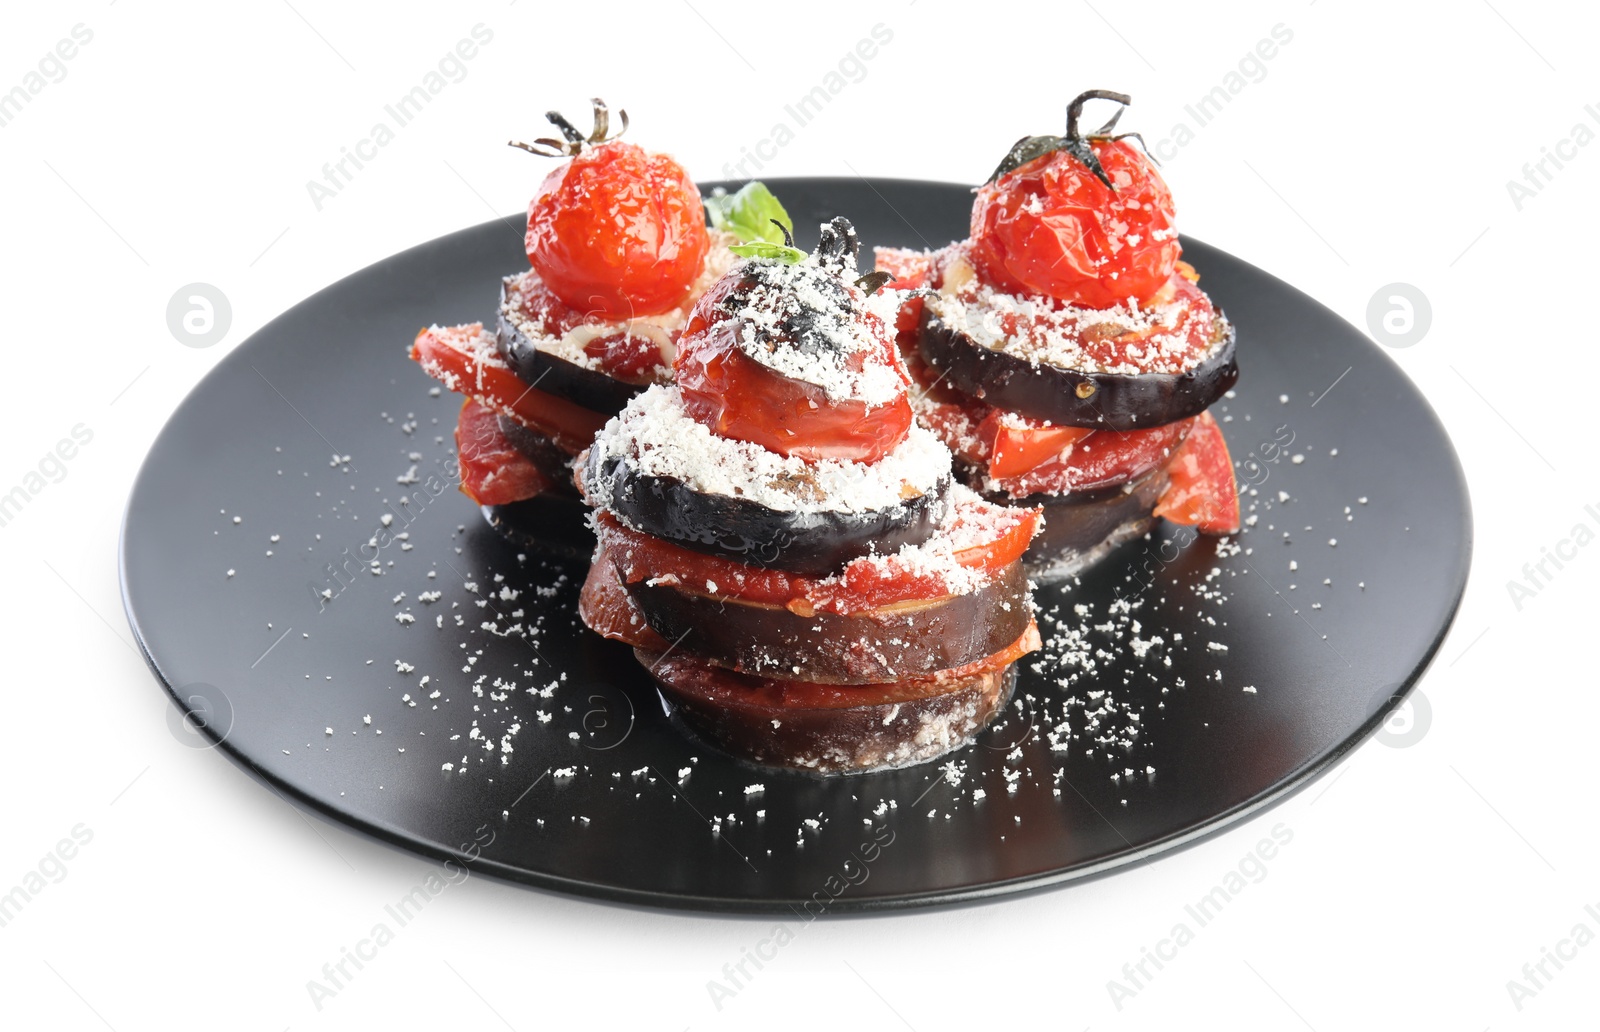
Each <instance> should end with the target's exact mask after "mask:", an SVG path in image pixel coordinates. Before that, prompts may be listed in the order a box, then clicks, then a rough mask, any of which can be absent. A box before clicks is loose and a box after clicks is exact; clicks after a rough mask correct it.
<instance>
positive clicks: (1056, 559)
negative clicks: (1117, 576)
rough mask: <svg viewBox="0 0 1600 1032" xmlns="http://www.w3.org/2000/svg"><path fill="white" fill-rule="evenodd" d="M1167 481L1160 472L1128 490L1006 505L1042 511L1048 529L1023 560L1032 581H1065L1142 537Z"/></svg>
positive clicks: (1126, 486) (1035, 498)
mask: <svg viewBox="0 0 1600 1032" xmlns="http://www.w3.org/2000/svg"><path fill="white" fill-rule="evenodd" d="M1168 479H1169V478H1168V476H1167V470H1166V467H1165V466H1162V467H1161V468H1160V469H1156V470H1153V471H1151V472H1150V473H1147V474H1145V475H1144V476H1142V477H1140V478H1139V479H1137V480H1134V481H1132V482H1130V483H1128V484H1123V485H1120V486H1117V487H1108V488H1105V489H1103V490H1100V491H1093V492H1089V493H1087V494H1082V495H1034V496H1032V497H1031V498H1025V499H1022V500H1021V501H1015V502H1010V501H1009V500H1006V501H1008V502H1009V504H1015V505H1037V506H1040V507H1042V508H1043V509H1044V529H1043V530H1041V531H1040V532H1039V535H1038V537H1035V538H1034V539H1033V544H1031V545H1029V546H1028V551H1027V552H1026V553H1025V554H1024V555H1023V557H1022V563H1023V566H1025V567H1026V568H1027V571H1028V575H1029V576H1030V577H1032V578H1033V579H1034V580H1036V581H1038V582H1039V583H1041V584H1048V583H1052V582H1055V581H1061V580H1064V579H1066V578H1067V577H1070V576H1072V575H1073V574H1075V573H1077V572H1079V571H1080V570H1083V569H1085V568H1087V567H1089V566H1092V565H1093V564H1095V563H1097V562H1099V561H1100V560H1101V559H1102V558H1104V557H1105V556H1106V554H1107V553H1109V552H1110V551H1111V550H1112V549H1113V548H1116V547H1117V546H1118V545H1120V544H1122V543H1124V542H1126V541H1132V540H1133V539H1134V538H1136V537H1139V536H1140V535H1142V534H1144V533H1145V532H1146V531H1148V530H1149V529H1150V527H1151V526H1152V525H1153V524H1154V522H1155V517H1154V516H1152V515H1151V513H1152V511H1153V510H1154V509H1155V507H1156V502H1157V501H1159V500H1160V498H1161V493H1162V492H1163V491H1165V490H1166V489H1167V483H1168Z"/></svg>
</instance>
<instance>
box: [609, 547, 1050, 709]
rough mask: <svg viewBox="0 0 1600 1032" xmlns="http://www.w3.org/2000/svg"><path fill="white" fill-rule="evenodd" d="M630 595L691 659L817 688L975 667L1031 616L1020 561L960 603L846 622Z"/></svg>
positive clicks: (732, 603) (901, 607)
mask: <svg viewBox="0 0 1600 1032" xmlns="http://www.w3.org/2000/svg"><path fill="white" fill-rule="evenodd" d="M696 587H701V586H699V585H697V586H696ZM627 590H628V593H629V594H630V595H631V596H632V597H633V600H634V602H635V603H636V604H637V605H638V607H639V611H640V612H641V613H642V614H644V618H645V620H646V621H647V622H648V623H649V624H650V627H651V628H652V629H653V630H654V631H655V632H656V633H657V634H659V635H661V636H662V637H663V638H665V639H666V640H667V641H669V642H673V643H674V647H676V648H681V649H682V650H683V651H684V653H685V654H687V655H691V656H695V657H697V658H699V659H701V660H704V661H705V662H707V663H711V664H712V665H714V666H720V667H726V668H728V669H730V670H735V671H738V672H739V673H745V674H751V675H753V676H756V677H772V678H782V679H786V680H796V681H810V682H815V683H819V684H885V683H888V682H892V681H901V680H905V679H906V678H912V677H925V676H927V675H929V674H934V673H938V672H939V671H941V670H951V669H954V668H956V667H961V666H966V665H967V664H968V663H976V662H977V661H978V660H980V659H984V658H986V657H988V656H992V655H994V654H995V653H997V652H999V651H1001V650H1002V649H1004V648H1005V647H1006V646H1008V645H1010V644H1011V643H1012V642H1014V641H1016V640H1017V638H1018V637H1019V636H1020V635H1021V634H1022V633H1023V631H1024V630H1026V629H1027V626H1028V621H1029V620H1031V619H1032V618H1033V614H1032V609H1031V606H1030V605H1029V602H1028V578H1027V574H1026V573H1025V572H1024V570H1023V568H1022V563H1021V562H1020V561H1019V562H1015V563H1012V564H1011V565H1010V566H1008V567H1006V568H1005V569H1004V570H1001V571H1000V572H999V573H997V574H996V575H995V577H994V578H993V579H992V580H991V581H990V582H989V583H987V584H985V585H984V586H983V587H981V588H978V589H977V590H976V591H972V592H969V593H967V594H965V595H947V596H944V597H942V598H937V599H928V600H919V601H917V602H903V603H899V604H896V605H891V606H884V607H882V608H879V609H869V610H865V611H863V612H858V613H851V614H848V615H843V614H839V613H829V612H824V611H818V612H816V613H814V614H812V615H811V616H801V615H800V614H798V613H795V612H792V611H790V610H789V609H786V608H784V607H783V606H778V605H770V604H765V603H758V602H745V601H742V600H740V599H738V598H735V597H733V596H731V595H727V594H706V593H704V589H703V587H702V588H701V591H699V592H695V591H689V590H686V589H685V588H684V587H683V586H680V585H668V584H650V583H649V582H647V581H638V582H636V583H633V584H629V585H627Z"/></svg>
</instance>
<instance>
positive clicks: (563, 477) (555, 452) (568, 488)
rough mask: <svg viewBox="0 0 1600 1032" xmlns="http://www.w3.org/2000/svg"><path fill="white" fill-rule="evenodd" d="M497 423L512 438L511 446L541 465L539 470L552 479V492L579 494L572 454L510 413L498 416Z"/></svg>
mask: <svg viewBox="0 0 1600 1032" xmlns="http://www.w3.org/2000/svg"><path fill="white" fill-rule="evenodd" d="M496 425H498V426H499V427H500V432H501V433H503V434H505V435H506V440H507V441H510V442H511V447H513V448H515V449H516V450H517V451H519V452H521V453H522V454H523V455H525V456H527V457H528V459H529V460H530V461H531V462H532V463H533V464H534V465H535V466H537V467H539V472H540V473H543V474H544V475H545V476H546V477H548V478H549V479H550V481H551V482H552V485H553V486H552V487H551V488H550V490H551V492H552V493H555V494H563V495H568V496H570V497H573V498H576V497H577V496H578V487H577V485H576V484H574V483H573V481H572V456H570V455H568V454H567V453H566V452H564V451H562V450H561V448H560V447H559V446H558V445H557V444H556V443H555V442H554V441H552V440H551V439H550V438H548V437H546V436H545V435H544V434H541V433H539V432H538V431H537V430H530V429H528V428H527V427H525V426H523V425H522V424H521V423H519V422H517V421H516V420H515V419H512V418H511V417H509V416H498V417H496Z"/></svg>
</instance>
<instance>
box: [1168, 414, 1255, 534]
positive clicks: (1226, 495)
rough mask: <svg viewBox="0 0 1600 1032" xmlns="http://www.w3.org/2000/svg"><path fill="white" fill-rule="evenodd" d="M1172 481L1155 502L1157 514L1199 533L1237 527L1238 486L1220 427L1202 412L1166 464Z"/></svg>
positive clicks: (1223, 530) (1233, 529)
mask: <svg viewBox="0 0 1600 1032" xmlns="http://www.w3.org/2000/svg"><path fill="white" fill-rule="evenodd" d="M1167 472H1168V473H1169V474H1170V475H1171V477H1172V483H1171V485H1170V486H1169V487H1168V488H1167V490H1166V491H1165V492H1164V493H1163V494H1162V495H1161V498H1160V500H1159V501H1158V502H1156V510H1155V512H1156V515H1157V516H1160V517H1162V518H1164V519H1167V520H1170V521H1172V522H1173V523H1182V524H1186V525H1188V526H1192V527H1194V528H1195V529H1196V530H1198V531H1200V533H1202V534H1234V533H1237V532H1238V530H1239V486H1238V484H1237V482H1236V481H1235V480H1234V478H1233V459H1232V458H1231V457H1230V456H1229V455H1228V442H1227V441H1225V440H1224V439H1223V437H1222V428H1221V427H1220V426H1218V425H1217V421H1216V420H1215V419H1213V418H1212V417H1211V413H1209V412H1202V413H1201V414H1200V415H1199V416H1197V417H1196V418H1195V425H1194V430H1193V431H1191V432H1190V434H1189V437H1188V439H1187V440H1185V441H1184V442H1183V446H1182V447H1180V448H1179V449H1178V453H1177V454H1176V455H1174V456H1173V458H1172V464H1171V465H1170V466H1168V467H1167Z"/></svg>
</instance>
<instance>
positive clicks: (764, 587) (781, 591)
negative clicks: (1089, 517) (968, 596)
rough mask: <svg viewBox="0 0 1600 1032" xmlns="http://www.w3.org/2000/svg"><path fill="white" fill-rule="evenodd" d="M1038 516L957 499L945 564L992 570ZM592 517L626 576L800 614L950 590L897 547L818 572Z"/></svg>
mask: <svg viewBox="0 0 1600 1032" xmlns="http://www.w3.org/2000/svg"><path fill="white" fill-rule="evenodd" d="M1039 520H1040V512H1039V510H1038V509H1022V508H1013V507H1010V506H1003V505H993V504H991V503H989V502H985V501H983V500H981V499H977V498H972V499H970V500H964V501H961V502H958V503H957V505H956V515H955V517H954V518H953V520H952V521H951V523H950V525H949V526H947V527H945V528H944V529H943V530H941V532H940V533H941V534H942V535H943V536H944V538H945V543H946V544H947V545H948V549H949V564H950V565H951V566H954V567H959V568H960V571H971V572H972V573H976V574H978V575H979V576H984V575H989V574H993V573H997V572H999V571H1000V570H1003V569H1005V568H1006V567H1007V566H1009V565H1010V564H1012V563H1014V562H1016V561H1017V560H1018V559H1020V558H1021V557H1022V553H1023V552H1024V551H1026V550H1027V547H1028V543H1029V542H1031V541H1032V540H1033V536H1034V534H1035V533H1036V532H1037V531H1038V529H1039ZM597 523H598V528H597V529H598V535H599V538H600V547H601V549H602V550H604V551H607V552H608V554H609V555H610V556H611V557H612V559H613V562H614V564H615V566H616V569H617V572H618V574H619V575H620V576H621V578H622V580H623V582H624V583H627V584H634V583H637V582H639V581H642V580H652V579H661V580H668V581H669V582H671V583H677V584H682V585H685V586H689V587H691V589H692V590H695V591H699V590H701V587H702V586H707V587H708V589H709V585H711V584H715V585H717V587H716V589H715V590H716V591H717V592H718V593H721V594H726V595H729V596H732V597H735V598H740V599H743V600H745V601H748V602H761V603H766V604H769V605H780V606H785V607H787V608H788V609H790V610H791V611H793V612H796V613H800V614H802V615H809V614H810V613H812V612H815V611H817V610H825V611H828V612H834V613H843V614H848V613H857V612H860V611H862V610H864V609H876V608H879V607H880V606H886V605H893V604H894V603H896V602H911V601H921V600H926V599H932V598H943V597H944V596H946V595H949V594H951V590H950V580H949V577H947V576H945V575H942V574H941V573H940V572H939V571H937V570H930V569H928V568H927V566H928V564H918V563H916V562H915V561H914V560H908V559H906V558H903V557H902V556H901V555H899V554H898V553H896V554H891V555H877V556H866V557H863V558H860V559H855V560H853V561H851V562H850V563H848V564H846V566H845V567H844V570H843V572H842V573H841V574H836V575H834V576H832V577H826V578H821V579H818V578H809V577H800V576H797V575H794V574H790V573H786V572H785V571H783V570H776V569H764V568H761V567H755V566H746V565H744V564H743V563H736V562H733V561H732V560H729V559H723V558H720V557H718V556H713V555H706V554H704V553H702V552H693V551H690V550H689V549H686V548H680V547H679V546H677V545H674V544H672V543H670V542H667V541H663V540H661V539H660V538H656V537H652V536H650V535H648V534H642V533H640V532H639V531H636V530H633V529H632V528H629V527H627V526H624V525H623V524H622V523H621V522H620V521H619V520H617V518H616V517H615V516H613V515H611V514H610V513H607V512H600V513H598V514H597ZM926 547H927V546H924V548H926ZM960 571H956V572H957V573H959V572H960ZM962 575H965V574H962Z"/></svg>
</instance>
